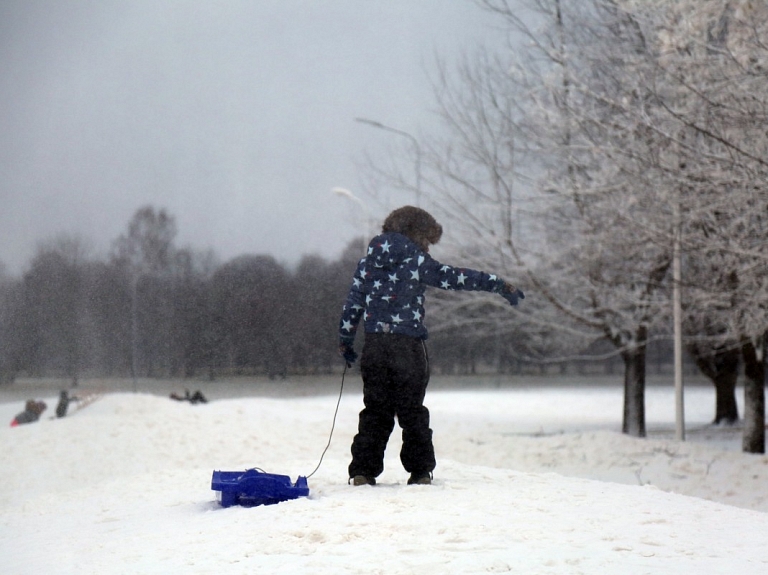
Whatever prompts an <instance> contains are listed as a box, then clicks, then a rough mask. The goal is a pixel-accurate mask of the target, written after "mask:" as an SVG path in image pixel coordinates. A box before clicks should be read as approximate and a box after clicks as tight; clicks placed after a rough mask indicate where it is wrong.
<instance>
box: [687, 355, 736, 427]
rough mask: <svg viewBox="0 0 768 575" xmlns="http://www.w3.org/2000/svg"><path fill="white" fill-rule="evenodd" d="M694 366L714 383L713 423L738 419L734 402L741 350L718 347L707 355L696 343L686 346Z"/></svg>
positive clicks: (734, 421) (733, 421)
mask: <svg viewBox="0 0 768 575" xmlns="http://www.w3.org/2000/svg"><path fill="white" fill-rule="evenodd" d="M688 353H690V354H691V355H692V356H693V358H694V360H695V362H696V366H697V367H698V368H699V370H701V373H703V374H704V375H705V376H706V377H708V378H709V379H710V380H711V381H712V383H713V384H714V385H715V420H714V422H713V423H714V424H715V425H717V424H720V423H728V424H733V423H736V422H737V421H738V420H739V406H738V404H737V403H736V381H737V380H738V377H739V358H740V357H741V350H740V349H737V348H731V349H718V350H715V351H714V352H713V353H710V354H709V355H705V354H704V350H702V349H700V348H699V347H698V346H696V345H690V346H688Z"/></svg>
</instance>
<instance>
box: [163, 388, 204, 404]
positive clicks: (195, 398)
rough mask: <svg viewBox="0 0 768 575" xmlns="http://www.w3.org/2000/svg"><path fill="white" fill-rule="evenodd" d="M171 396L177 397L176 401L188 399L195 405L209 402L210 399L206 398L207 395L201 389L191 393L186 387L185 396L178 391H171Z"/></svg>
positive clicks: (172, 397)
mask: <svg viewBox="0 0 768 575" xmlns="http://www.w3.org/2000/svg"><path fill="white" fill-rule="evenodd" d="M169 397H170V398H171V399H175V400H176V401H188V402H190V403H191V404H193V405H194V404H195V403H208V400H207V399H206V398H205V396H204V395H203V393H202V392H201V391H200V390H197V391H196V392H195V393H193V394H191V395H190V393H189V390H188V389H185V390H184V395H183V396H181V395H179V394H177V393H171V395H170V396H169Z"/></svg>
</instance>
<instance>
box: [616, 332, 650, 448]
mask: <svg viewBox="0 0 768 575" xmlns="http://www.w3.org/2000/svg"><path fill="white" fill-rule="evenodd" d="M637 335H638V339H637V342H635V343H634V344H633V345H631V346H630V347H628V348H627V349H626V350H624V351H623V352H622V353H621V357H622V359H623V360H624V421H623V424H622V429H621V431H622V432H623V433H626V434H627V435H631V436H633V437H645V340H646V337H645V336H646V329H645V328H640V329H639V330H638V333H637Z"/></svg>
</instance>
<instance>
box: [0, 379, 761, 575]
mask: <svg viewBox="0 0 768 575" xmlns="http://www.w3.org/2000/svg"><path fill="white" fill-rule="evenodd" d="M44 399H46V401H47V403H48V405H49V409H48V411H47V412H46V413H45V414H44V416H43V418H42V419H41V420H40V421H39V422H38V423H35V424H30V425H24V426H19V427H16V428H10V427H5V424H4V427H3V428H2V429H0V452H2V455H3V465H2V467H0V485H1V486H2V487H1V488H0V573H13V574H15V575H19V574H32V573H45V574H69V573H72V574H78V575H80V574H91V573H93V574H99V575H106V574H112V573H114V574H118V573H119V574H133V573H140V574H151V573H158V574H159V573H162V574H169V573H216V574H229V573H233V574H234V573H238V574H239V573H243V574H245V573H248V574H253V573H283V574H293V573H312V574H326V573H327V574H345V573H365V574H387V575H389V574H410V573H414V574H420V575H427V574H446V573H448V574H451V573H457V574H459V573H460V574H470V573H520V574H526V575H532V574H534V575H535V574H569V575H571V574H579V573H585V574H600V575H605V574H614V573H615V574H622V575H627V574H645V573H648V574H654V575H660V574H666V573H670V574H675V575H680V574H697V575H701V574H715V573H718V574H720V573H722V574H733V573H739V574H744V575H746V574H765V573H768V546H766V541H768V513H767V512H768V487H767V486H768V458H766V457H765V456H761V455H749V454H744V453H741V452H740V442H741V431H740V429H738V428H735V429H734V428H716V427H711V426H708V425H707V422H708V421H709V420H710V419H711V416H712V413H713V411H714V393H713V391H712V389H710V388H707V387H701V388H694V389H692V390H690V391H688V392H687V394H686V414H687V420H688V421H687V423H688V426H689V432H688V437H687V441H686V442H677V441H675V440H674V433H673V430H674V415H673V413H674V399H673V391H672V389H670V388H650V389H649V390H648V394H647V404H646V409H647V421H648V427H649V437H648V438H646V439H635V438H630V437H628V436H626V435H623V434H621V433H620V427H621V405H622V403H621V402H622V395H621V389H619V388H616V387H604V386H603V387H589V386H586V387H585V386H579V387H553V386H545V387H540V388H533V387H525V388H520V389H501V390H493V389H480V390H474V391H469V390H431V391H428V393H427V400H426V404H427V406H428V407H429V408H430V411H431V414H432V428H433V429H434V441H435V448H436V453H437V460H438V467H437V469H436V470H435V478H434V483H433V485H431V486H408V485H406V479H407V474H406V472H405V471H404V470H403V469H402V466H401V465H400V461H399V458H398V452H399V447H400V437H399V428H397V427H396V428H395V432H394V433H393V435H392V438H391V440H390V444H389V447H388V450H387V456H386V462H385V466H386V468H385V471H384V473H383V474H382V475H381V476H380V477H379V478H378V484H377V485H376V486H374V487H371V486H362V487H353V486H350V485H348V484H347V465H348V463H349V446H350V443H351V440H352V437H353V435H354V433H355V431H356V425H357V413H358V411H359V410H360V409H361V407H362V397H361V394H360V392H359V389H354V390H352V391H349V390H347V391H345V392H344V395H343V397H342V401H341V405H340V409H339V414H338V418H337V421H336V427H335V431H334V434H333V439H332V442H331V445H330V448H329V449H328V452H327V453H326V455H325V457H324V459H323V461H322V464H321V466H320V468H319V470H318V471H317V472H316V473H315V474H314V475H313V476H312V477H310V478H309V487H310V490H311V491H310V496H309V497H306V498H304V497H303V498H299V499H296V500H292V501H286V502H283V503H280V504H277V505H271V506H259V507H252V508H244V507H239V506H234V507H228V508H222V507H221V506H220V505H219V504H218V503H217V502H216V498H215V495H216V494H215V492H214V491H212V490H211V476H212V472H213V470H228V471H240V470H245V469H249V468H253V467H259V468H261V469H263V470H265V471H267V472H271V473H279V474H285V475H289V476H291V478H292V479H293V480H295V479H296V477H297V476H298V475H308V474H309V473H311V472H312V470H313V469H314V468H315V466H316V465H317V463H318V461H319V459H320V455H321V453H322V451H323V449H324V447H325V446H326V444H327V442H328V437H329V433H330V430H331V422H332V418H333V412H334V408H335V406H336V400H337V397H336V396H334V395H329V394H323V395H318V396H303V397H295V398H287V397H282V398H281V397H264V396H249V397H238V398H230V399H226V398H222V399H214V400H213V401H211V402H209V403H207V404H204V405H190V404H189V403H186V402H175V401H171V400H169V399H168V398H167V396H165V395H153V394H150V393H126V392H122V393H107V394H105V395H104V396H103V397H101V399H99V400H98V401H96V402H94V403H93V404H91V405H90V406H88V407H86V408H84V409H81V410H79V411H76V412H74V413H72V415H71V416H68V417H66V418H64V419H52V418H51V415H52V412H53V408H54V407H55V403H56V397H55V396H51V397H47V398H44ZM22 407H23V401H8V402H6V403H3V404H0V417H5V420H6V421H10V419H11V418H12V417H13V415H15V413H17V412H18V411H21V409H22Z"/></svg>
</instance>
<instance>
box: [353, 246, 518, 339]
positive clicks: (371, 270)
mask: <svg viewBox="0 0 768 575" xmlns="http://www.w3.org/2000/svg"><path fill="white" fill-rule="evenodd" d="M427 286H432V287H436V288H441V289H446V290H471V291H489V292H490V291H495V292H498V291H499V290H501V289H502V287H503V286H504V282H503V280H500V279H499V278H497V277H496V276H495V275H492V274H487V273H485V272H479V271H475V270H471V269H467V268H458V267H453V266H447V265H443V264H441V263H439V262H438V261H437V260H435V259H434V258H432V257H431V256H430V255H429V254H428V253H426V252H425V251H423V250H421V249H420V248H419V247H418V246H417V245H416V244H415V243H414V242H412V241H411V240H410V239H408V238H407V237H406V236H404V235H402V234H398V233H392V232H389V233H383V234H381V235H378V236H376V237H375V238H373V239H372V240H371V243H370V244H368V255H367V256H366V257H365V258H363V259H362V260H360V263H359V264H358V267H357V270H356V271H355V275H354V277H353V279H352V286H351V288H350V290H349V295H348V296H347V301H346V303H345V305H344V309H343V311H342V314H341V321H340V322H339V336H340V338H341V340H342V342H343V341H351V340H353V339H354V337H355V333H356V332H357V328H358V325H359V323H360V320H361V319H363V324H364V326H365V327H364V329H365V332H366V333H395V334H402V335H407V336H411V337H417V338H421V339H427V328H426V327H425V326H424V292H425V290H426V288H427Z"/></svg>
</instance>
